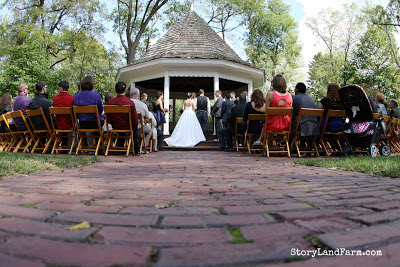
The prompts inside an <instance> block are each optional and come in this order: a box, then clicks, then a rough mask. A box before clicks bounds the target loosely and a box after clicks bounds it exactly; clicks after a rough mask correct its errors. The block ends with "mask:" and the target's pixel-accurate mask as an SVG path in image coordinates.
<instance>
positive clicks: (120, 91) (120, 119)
mask: <svg viewBox="0 0 400 267" xmlns="http://www.w3.org/2000/svg"><path fill="white" fill-rule="evenodd" d="M115 92H116V93H117V96H116V97H114V98H112V99H110V100H109V101H108V105H120V106H122V105H127V106H131V119H132V133H133V141H134V143H135V142H139V141H138V136H137V128H138V116H137V111H136V105H135V104H134V103H133V101H132V100H130V99H129V98H127V97H126V96H125V94H126V92H127V87H126V84H125V83H124V82H117V84H116V85H115ZM107 121H108V122H109V123H110V124H111V125H112V128H113V129H118V130H130V129H129V121H128V114H109V115H108V117H107ZM135 140H136V141H135ZM118 141H119V142H122V143H118V144H117V145H118V146H123V142H124V140H123V139H119V140H118ZM135 154H136V155H139V154H140V153H139V150H136V148H135Z"/></svg>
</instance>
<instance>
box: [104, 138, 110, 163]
mask: <svg viewBox="0 0 400 267" xmlns="http://www.w3.org/2000/svg"><path fill="white" fill-rule="evenodd" d="M110 145H111V133H109V134H108V142H107V149H106V153H104V156H106V157H107V156H108V151H109V150H110Z"/></svg>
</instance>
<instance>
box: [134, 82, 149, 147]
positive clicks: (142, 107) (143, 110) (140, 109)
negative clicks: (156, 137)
mask: <svg viewBox="0 0 400 267" xmlns="http://www.w3.org/2000/svg"><path fill="white" fill-rule="evenodd" d="M139 96H140V91H139V89H137V88H133V89H132V90H131V100H132V101H133V103H135V107H136V112H137V113H138V114H142V117H143V120H144V122H143V124H144V127H143V131H144V135H145V136H144V138H145V140H146V136H147V138H150V136H151V132H152V131H151V128H150V126H149V125H148V122H149V116H150V115H149V108H148V107H147V105H146V104H145V103H143V102H141V101H140V100H139ZM140 129H142V125H141V123H140V121H139V123H138V130H140ZM139 150H140V145H139V139H138V140H137V143H136V141H135V152H136V151H138V152H137V153H140V151H139Z"/></svg>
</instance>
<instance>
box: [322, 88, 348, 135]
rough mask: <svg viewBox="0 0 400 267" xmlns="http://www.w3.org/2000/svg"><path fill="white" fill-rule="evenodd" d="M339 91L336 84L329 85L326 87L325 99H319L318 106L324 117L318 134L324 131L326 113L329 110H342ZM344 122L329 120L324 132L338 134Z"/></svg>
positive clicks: (340, 119) (334, 119)
mask: <svg viewBox="0 0 400 267" xmlns="http://www.w3.org/2000/svg"><path fill="white" fill-rule="evenodd" d="M339 89H340V86H339V84H338V83H335V82H333V83H330V84H329V85H328V90H327V93H326V97H324V98H323V99H321V102H320V103H319V105H318V108H319V109H323V110H324V115H323V117H322V120H321V126H320V129H319V130H320V132H321V133H322V131H323V130H324V125H325V119H326V115H327V114H328V111H329V110H330V109H335V110H344V106H343V105H342V103H341V102H340V98H339ZM343 124H344V121H343V119H342V118H330V119H329V121H328V123H327V125H326V129H325V131H327V132H333V133H335V132H339V131H340V130H341V129H342V128H343Z"/></svg>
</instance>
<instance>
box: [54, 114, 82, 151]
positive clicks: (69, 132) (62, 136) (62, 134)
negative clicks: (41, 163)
mask: <svg viewBox="0 0 400 267" xmlns="http://www.w3.org/2000/svg"><path fill="white" fill-rule="evenodd" d="M49 111H50V117H51V126H52V128H53V138H54V145H53V149H52V150H51V154H54V153H58V152H59V151H68V154H70V155H71V154H72V151H73V149H74V147H75V146H76V143H77V138H76V129H75V120H74V114H73V112H72V107H51V108H49ZM57 116H65V117H68V118H70V119H71V121H72V128H71V129H59V128H57V127H56V123H55V121H54V120H55V119H56V118H57ZM66 138H68V140H70V139H72V142H71V145H68V144H67V145H65V144H63V140H66ZM68 142H69V141H68Z"/></svg>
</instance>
